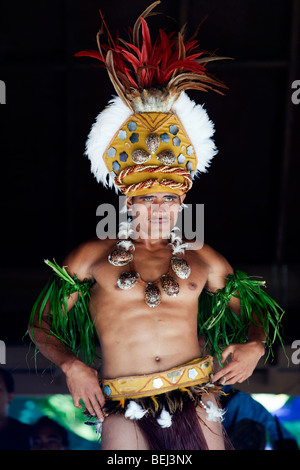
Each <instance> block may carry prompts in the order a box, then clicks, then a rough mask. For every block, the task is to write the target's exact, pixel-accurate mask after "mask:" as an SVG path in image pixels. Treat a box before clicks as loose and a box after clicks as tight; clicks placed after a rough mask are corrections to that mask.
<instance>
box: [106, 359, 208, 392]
mask: <svg viewBox="0 0 300 470" xmlns="http://www.w3.org/2000/svg"><path fill="white" fill-rule="evenodd" d="M212 372H213V358H212V357H211V356H205V357H201V358H197V359H194V360H193V361H190V362H187V363H186V364H183V365H181V366H177V367H173V368H172V369H169V370H166V371H162V372H154V373H152V374H146V375H136V376H132V377H119V378H116V379H103V380H102V389H103V392H104V395H105V396H106V397H107V398H109V399H110V400H122V399H124V398H143V397H148V396H149V397H150V396H153V395H159V394H162V393H166V392H170V391H171V390H176V389H181V388H185V387H192V386H193V385H198V384H202V383H206V382H209V376H210V374H211V373H212Z"/></svg>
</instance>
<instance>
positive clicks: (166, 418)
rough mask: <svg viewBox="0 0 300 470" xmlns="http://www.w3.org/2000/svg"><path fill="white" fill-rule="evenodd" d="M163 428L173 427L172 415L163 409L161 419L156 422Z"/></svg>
mask: <svg viewBox="0 0 300 470" xmlns="http://www.w3.org/2000/svg"><path fill="white" fill-rule="evenodd" d="M156 421H157V422H158V424H159V425H160V426H161V427H162V428H169V427H170V426H171V425H172V415H170V413H169V412H168V411H167V410H166V409H165V408H163V410H162V412H161V413H160V416H159V418H157V420H156Z"/></svg>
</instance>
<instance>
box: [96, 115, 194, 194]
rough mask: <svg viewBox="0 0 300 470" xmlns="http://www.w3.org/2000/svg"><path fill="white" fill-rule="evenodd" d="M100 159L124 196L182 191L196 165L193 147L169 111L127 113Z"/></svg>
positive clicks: (186, 187) (178, 121)
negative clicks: (128, 115) (126, 117)
mask: <svg viewBox="0 0 300 470" xmlns="http://www.w3.org/2000/svg"><path fill="white" fill-rule="evenodd" d="M103 159H104V162H105V165H106V167H107V170H108V171H109V173H110V175H111V176H113V177H114V183H115V185H116V186H117V187H118V188H119V189H120V191H121V192H122V193H123V194H126V195H127V196H138V195H142V194H149V193H151V192H172V193H175V194H178V195H182V194H185V193H186V192H187V191H188V190H189V189H190V188H191V186H192V181H191V180H192V178H193V175H194V172H195V169H196V167H197V160H196V154H195V151H194V148H193V146H192V144H191V142H190V140H189V138H188V136H187V134H186V132H185V130H184V127H183V125H182V124H181V122H180V120H179V118H178V116H176V115H175V114H173V113H161V112H149V113H136V114H133V115H131V116H130V117H129V118H128V119H127V120H126V122H125V123H124V124H123V126H122V127H121V128H119V129H118V131H117V133H116V134H115V135H114V137H113V139H112V140H111V142H110V144H109V145H108V147H107V149H106V151H105V153H104V156H103Z"/></svg>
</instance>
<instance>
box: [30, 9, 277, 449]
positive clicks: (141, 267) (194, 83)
mask: <svg viewBox="0 0 300 470" xmlns="http://www.w3.org/2000/svg"><path fill="white" fill-rule="evenodd" d="M159 3H160V2H159V1H157V2H154V3H153V4H152V5H150V6H149V7H148V8H147V9H146V10H145V11H144V12H143V13H142V14H141V15H140V16H139V17H138V19H137V21H136V23H135V25H134V27H133V28H132V34H130V38H129V42H128V41H125V40H121V39H120V38H117V39H116V41H113V40H112V36H111V34H110V33H109V31H108V29H107V26H106V24H105V22H104V19H103V16H102V28H101V31H100V32H99V34H98V41H97V44H98V48H99V51H87V52H82V53H79V54H78V55H80V56H90V57H93V58H96V59H99V60H100V61H101V62H102V64H104V65H105V67H106V68H107V71H108V73H109V77H110V79H111V81H112V83H113V86H114V88H115V91H116V93H117V94H118V96H117V97H114V98H113V99H112V100H111V101H110V103H109V106H107V107H106V108H105V109H104V110H103V111H101V112H100V114H99V115H98V116H97V119H96V121H95V123H94V124H93V126H92V128H91V131H90V134H89V137H88V140H87V144H86V155H87V156H88V158H89V160H90V162H91V171H92V173H93V174H94V176H95V177H96V179H97V181H98V182H101V183H103V185H104V186H105V187H106V188H107V187H108V186H109V187H110V188H113V187H114V189H115V190H117V192H119V193H121V194H123V195H125V196H126V198H127V199H126V204H127V210H128V211H131V212H135V211H134V208H136V207H137V206H138V208H139V209H138V212H139V216H138V217H139V229H140V230H139V235H140V236H139V237H134V240H133V241H132V237H131V240H127V243H128V244H130V243H133V244H134V250H133V252H134V269H132V270H131V271H130V272H126V276H127V274H129V277H127V278H126V276H125V275H124V267H123V265H122V266H121V265H120V264H117V266H116V265H113V264H111V261H112V257H110V254H111V253H112V252H113V250H114V246H115V244H116V243H117V240H111V239H106V240H99V239H96V240H92V241H89V242H87V243H84V244H82V245H81V246H79V247H78V248H77V249H76V250H74V251H73V252H72V253H70V254H69V256H67V258H66V259H65V260H64V262H63V265H64V266H66V267H67V271H68V273H69V276H72V277H74V279H75V276H77V278H78V279H79V280H81V281H84V280H85V279H89V280H91V281H93V285H92V287H91V291H90V294H91V302H90V313H89V315H90V316H91V319H92V321H93V324H94V326H95V329H96V332H97V335H98V337H99V341H100V346H101V356H102V363H101V371H100V376H101V385H99V378H98V372H97V371H96V370H94V369H93V368H91V367H90V366H88V365H86V364H84V363H83V362H81V361H80V360H79V359H78V357H77V355H76V354H75V353H74V350H73V349H72V350H70V349H68V348H67V347H66V345H65V343H64V342H63V341H62V342H61V341H60V340H59V339H58V338H59V335H58V336H55V335H52V334H50V328H51V322H52V319H53V317H51V314H52V313H53V316H54V315H56V316H57V315H59V317H60V318H63V320H65V318H66V317H64V314H65V311H61V310H60V311H59V314H58V313H57V312H54V310H53V311H52V313H51V312H50V316H48V314H47V313H48V312H47V308H45V311H44V312H42V314H41V315H40V317H39V318H37V317H36V318H35V319H34V320H33V325H31V326H33V330H32V337H33V339H34V341H35V342H36V344H37V346H38V348H39V349H40V351H41V352H42V353H43V354H44V355H45V356H46V357H48V358H49V359H50V360H51V361H53V362H54V363H55V364H57V366H58V367H60V368H61V369H62V371H63V372H64V373H65V376H66V381H67V384H68V387H69V390H70V393H71V394H72V397H73V401H74V405H75V406H76V407H81V406H82V405H81V403H80V401H82V402H83V404H84V406H85V407H86V409H87V411H88V412H89V414H90V415H94V416H97V417H98V418H99V420H100V421H102V422H103V428H102V449H104V450H105V449H149V448H150V449H170V450H171V449H172V450H173V449H190V450H192V449H223V448H224V447H225V440H224V437H223V430H222V425H221V423H220V416H221V415H222V411H221V410H219V409H218V407H217V406H216V400H215V399H214V395H213V394H212V391H214V392H215V391H218V390H219V388H218V387H219V385H218V384H221V385H222V384H223V383H224V382H225V381H226V384H234V383H236V382H242V381H244V380H246V379H247V378H248V377H249V376H250V375H251V374H252V372H253V370H254V368H255V367H256V364H257V362H258V360H259V359H260V357H261V356H262V355H263V354H264V345H263V342H264V340H265V335H264V332H266V331H267V327H266V322H265V318H266V316H267V315H268V313H267V312H265V307H268V306H269V305H270V301H269V299H268V301H267V302H265V303H264V302H261V297H260V293H258V291H257V290H258V289H259V287H257V283H256V284H255V285H254V284H251V287H249V283H251V282H250V281H249V279H246V275H245V276H244V277H243V275H244V273H243V275H242V278H239V279H238V274H237V272H234V271H233V269H232V267H231V266H230V265H229V263H228V262H227V261H226V260H225V259H224V258H223V257H222V256H221V255H220V254H218V253H217V252H216V251H215V250H213V249H212V248H210V247H209V246H208V245H203V246H199V247H198V248H197V249H195V248H196V247H195V246H193V249H190V250H189V249H186V250H185V253H184V256H183V257H182V259H178V258H177V259H176V263H177V268H178V266H181V268H182V267H183V266H185V267H186V268H188V272H189V275H188V276H181V275H179V274H178V273H176V269H174V266H173V264H172V260H171V257H172V253H175V251H176V249H177V248H178V247H175V249H174V250H173V251H172V249H171V247H170V240H169V239H168V237H169V236H170V230H171V229H172V228H173V227H174V226H175V224H176V221H177V218H178V211H179V210H180V207H181V205H182V203H183V200H184V198H185V195H186V194H187V192H188V191H189V190H190V189H191V187H192V185H193V181H194V179H195V177H196V176H198V175H199V174H200V173H202V172H203V171H206V170H207V167H208V166H209V164H210V162H211V160H212V158H213V157H214V155H215V154H216V148H215V145H214V142H213V140H212V136H213V134H214V125H213V123H212V122H211V120H210V119H209V117H208V115H207V113H206V111H205V109H204V108H203V106H200V105H196V103H195V102H194V101H193V100H191V99H190V98H189V96H188V95H187V94H186V91H187V90H189V89H198V90H204V91H208V90H211V89H213V90H215V91H219V88H221V89H222V88H224V87H225V85H224V84H223V83H222V82H221V81H219V80H218V79H216V78H215V77H213V76H211V75H210V74H208V73H206V65H207V63H208V62H210V61H211V60H219V59H220V58H218V57H216V56H214V55H212V54H208V57H207V56H206V53H204V52H203V51H202V50H201V48H200V47H199V45H198V44H197V41H196V40H194V39H193V38H191V40H188V41H186V40H185V38H184V36H183V34H182V31H181V32H178V35H173V34H172V33H171V34H169V35H167V34H166V32H165V31H164V30H162V29H161V30H160V31H159V35H158V36H157V38H156V40H154V41H152V39H151V37H150V32H149V29H148V25H147V22H146V20H145V19H146V18H147V17H148V16H150V13H151V11H152V10H153V9H154V8H155V7H156V5H157V4H159ZM151 16H152V13H151ZM104 30H106V31H107V33H108V36H109V40H108V43H107V44H106V45H105V46H102V44H103V41H102V38H101V41H100V34H101V33H102V32H103V31H104ZM130 41H131V42H130ZM135 221H136V214H133V221H132V223H133V225H134V222H135ZM129 238H130V236H129ZM171 238H172V240H173V241H174V239H173V237H171ZM183 241H184V242H185V240H183ZM118 243H119V242H118ZM171 245H172V243H171ZM182 245H185V243H181V247H182ZM123 246H124V245H123ZM128 246H129V245H128ZM125 251H127V248H125ZM177 253H178V251H177ZM127 255H128V253H127ZM173 263H174V262H173ZM125 264H126V263H125ZM170 265H171V268H172V269H173V271H174V272H175V274H176V275H177V274H178V278H179V279H178V281H177V279H175V276H173V273H172V276H170V275H167V273H169V272H170V269H171V268H170ZM132 273H133V275H132ZM63 274H65V272H64V273H63ZM181 274H182V273H181ZM163 275H164V276H163ZM68 279H69V278H68ZM70 279H71V278H70ZM128 279H129V280H130V282H131V281H133V283H132V285H130V287H131V288H130V289H128V290H127V286H126V288H125V284H126V282H127V280H128ZM72 281H73V284H72V285H73V286H74V282H75V281H74V280H73V279H72ZM237 281H240V284H239V286H240V287H238V288H237V287H236V286H237ZM76 282H77V281H76ZM76 282H75V284H76V289H77V290H78V289H79V287H78V286H79V284H77V283H76ZM227 282H228V284H227ZM230 282H231V284H230ZM159 283H160V284H161V286H162V289H163V292H161V297H160V292H159V290H158V287H157V286H158V284H159ZM166 284H169V285H168V287H166ZM245 284H246V285H247V286H248V288H249V289H250V290H251V301H252V300H253V299H254V298H255V295H257V296H258V301H257V302H256V303H255V302H254V304H255V308H253V307H252V305H250V304H251V302H250V303H249V302H246V304H247V305H246V308H244V305H243V308H240V305H239V300H238V297H236V293H237V291H241V290H243V289H244V291H243V292H244V294H243V299H245V288H244V286H245ZM225 285H226V287H228V285H229V286H231V287H230V289H231V290H230V295H229V297H227V296H223V305H222V310H221V313H222V315H223V319H224V316H225V317H226V318H228V317H229V314H230V313H231V312H230V310H228V308H227V307H228V305H227V304H228V299H230V302H229V307H230V309H231V310H232V311H233V312H235V313H236V314H237V315H239V314H240V318H241V319H243V320H242V321H240V320H238V321H237V319H238V318H237V316H236V315H232V317H230V326H234V322H235V323H238V324H239V326H238V328H237V330H238V335H237V336H235V338H237V341H236V343H237V344H231V345H228V338H225V344H226V345H227V347H226V348H225V349H224V350H223V354H222V360H223V363H224V367H223V368H221V369H220V370H218V371H215V375H214V376H213V377H212V366H211V363H212V358H211V357H208V356H206V355H205V351H202V349H203V348H202V346H203V341H202V339H201V338H200V340H199V338H198V328H199V329H200V331H202V329H201V324H200V325H199V319H198V317H197V314H198V299H199V296H200V301H201V299H203V298H205V295H207V298H210V299H211V298H213V299H217V298H218V297H217V296H218V295H222V294H223V291H222V290H223V288H224V287H225ZM145 286H146V287H145ZM120 287H121V288H120ZM252 287H253V289H254V290H256V292H255V295H254V294H252ZM173 288H174V289H175V290H176V289H177V291H176V292H175V293H177V294H178V295H176V296H173V294H174V291H173V292H172V289H173ZM178 288H179V293H178ZM250 290H248V293H249V292H250ZM58 291H59V289H58ZM53 292H57V291H56V290H53ZM72 292H74V291H72ZM155 292H156V294H155ZM202 292H203V294H205V295H202ZM207 292H210V293H211V294H207ZM214 293H216V295H215V294H214ZM226 295H227V291H226ZM263 295H264V294H262V296H263ZM78 296H79V300H81V297H80V293H79V294H78ZM151 296H153V297H154V298H155V296H156V299H158V301H157V302H156V304H155V305H153V304H151V302H152V300H151V301H150V300H149V299H150V297H151ZM224 298H225V301H224ZM57 300H59V301H60V299H57V298H56V299H55V306H56V307H57V305H58V304H57ZM74 301H75V302H76V294H74V293H72V294H71V296H70V298H69V300H68V306H69V309H70V312H71V307H72V306H73V305H74ZM149 303H150V304H151V305H149ZM244 303H245V301H244ZM78 304H80V302H78ZM208 304H209V308H208V309H207V310H208V314H209V316H210V321H211V323H212V324H214V323H216V322H217V321H218V320H219V319H220V315H219V312H218V311H217V309H218V302H217V305H214V307H213V308H212V309H211V305H210V303H209V302H208ZM261 305H263V308H261ZM149 307H155V308H149ZM56 310H59V308H56ZM211 310H213V315H215V316H213V318H211V315H212V312H211ZM253 310H254V312H255V313H254V312H253ZM266 310H268V309H267V308H266ZM271 310H272V309H271ZM275 310H276V309H275ZM203 311H204V309H202V315H203ZM205 312H206V311H205ZM224 312H226V313H225V314H224ZM273 312H274V309H273V310H272V313H273ZM85 313H87V312H86V311H85ZM206 313H207V312H206ZM227 314H228V317H227V316H226V315H227ZM252 316H253V318H254V319H255V320H258V319H260V320H261V321H260V322H258V321H256V322H255V323H251V320H252ZM275 316H276V312H275ZM78 318H79V317H76V321H77V320H78ZM84 318H85V319H86V318H88V319H89V318H90V317H89V316H86V317H84ZM199 318H200V322H201V311H200V315H199ZM226 318H225V320H226ZM233 318H234V320H233ZM276 318H278V316H277V317H276ZM79 320H80V318H79ZM262 321H263V323H264V325H263V326H262ZM63 323H64V322H63ZM225 323H226V322H225ZM89 325H90V323H89ZM202 325H205V327H206V324H205V323H202ZM77 326H78V325H77ZM209 326H210V325H209ZM218 326H219V325H218ZM226 326H227V325H226V324H224V322H223V323H222V332H224V331H225V332H226ZM78 327H79V328H80V325H79V326H78ZM244 327H245V328H244ZM247 328H248V334H247V342H244V337H243V338H241V337H240V336H239V334H240V331H241V330H242V333H243V334H244V333H245V332H247ZM73 330H74V328H73V323H72V331H73ZM30 331H31V329H30ZM84 331H86V330H84ZM276 331H277V330H276ZM215 332H216V334H214V339H213V341H214V342H215V343H216V345H218V343H219V342H221V341H219V337H218V329H216V330H215ZM49 335H50V336H49ZM48 336H49V337H48ZM203 337H205V331H204V329H203ZM206 340H207V338H205V343H204V344H205V346H208V344H209V345H210V343H211V337H210V339H209V341H208V342H207V341H206ZM238 341H242V342H238ZM72 345H74V342H73V341H72ZM85 345H86V344H85ZM201 345H202V346H201ZM203 355H204V357H203ZM187 364H188V365H187ZM196 369H197V370H196ZM108 382H109V384H110V385H109V384H108ZM133 384H134V385H133ZM147 387H148V388H147ZM127 392H128V393H127ZM128 400H130V401H129V403H127V402H128ZM191 405H192V406H191ZM114 406H115V408H114ZM125 408H126V411H125ZM158 413H159V415H158ZM104 414H105V415H107V416H104ZM190 418H191V419H190ZM192 437H193V438H192ZM189 438H190V439H189ZM168 439H169V440H168ZM176 439H178V440H176Z"/></svg>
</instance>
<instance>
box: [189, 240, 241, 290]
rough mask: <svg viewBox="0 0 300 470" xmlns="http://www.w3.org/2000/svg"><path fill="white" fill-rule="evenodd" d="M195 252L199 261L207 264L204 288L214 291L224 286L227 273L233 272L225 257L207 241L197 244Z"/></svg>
mask: <svg viewBox="0 0 300 470" xmlns="http://www.w3.org/2000/svg"><path fill="white" fill-rule="evenodd" d="M195 253H196V254H197V256H198V257H199V259H200V260H201V262H203V263H204V264H205V265H206V266H207V273H208V277H207V283H206V288H207V289H208V290H212V291H214V290H215V289H220V288H222V287H224V285H225V279H226V277H227V276H228V274H232V273H233V268H232V267H231V265H230V263H229V262H228V261H227V259H226V258H225V257H224V256H223V255H222V254H221V253H219V252H218V251H217V250H216V249H214V248H213V247H211V246H210V245H208V244H207V243H203V244H202V245H201V246H199V247H198V248H197V249H196V250H195Z"/></svg>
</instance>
